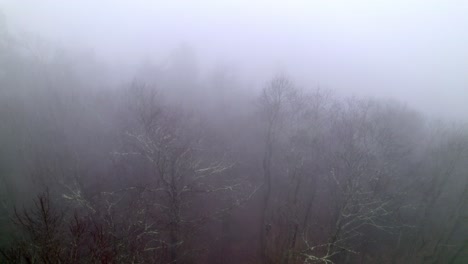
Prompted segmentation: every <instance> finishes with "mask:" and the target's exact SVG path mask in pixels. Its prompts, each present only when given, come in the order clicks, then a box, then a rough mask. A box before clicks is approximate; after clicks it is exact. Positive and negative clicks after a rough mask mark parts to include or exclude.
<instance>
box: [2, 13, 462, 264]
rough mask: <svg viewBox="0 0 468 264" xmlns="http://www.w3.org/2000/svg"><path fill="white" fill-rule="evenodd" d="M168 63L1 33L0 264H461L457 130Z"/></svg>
mask: <svg viewBox="0 0 468 264" xmlns="http://www.w3.org/2000/svg"><path fill="white" fill-rule="evenodd" d="M0 23H4V22H1V21H0ZM168 61H169V63H166V64H165V65H162V66H161V65H157V64H152V63H146V64H144V65H143V66H142V67H141V68H140V69H138V70H137V71H136V72H135V73H134V74H132V75H133V76H134V77H132V78H127V79H125V78H122V76H115V72H114V71H111V70H109V69H106V67H105V66H104V65H101V64H100V63H99V61H98V60H97V59H96V58H95V57H94V55H92V54H91V53H85V52H72V51H66V50H60V49H56V48H53V46H52V45H50V44H48V43H47V42H45V41H43V40H41V39H40V38H37V37H31V36H26V37H25V36H18V35H14V34H13V33H11V32H9V31H8V30H7V28H6V26H5V25H4V24H0V263H44V264H45V263H47V264H55V263H69V264H72V263H102V264H104V263H236V264H237V263H268V264H270V263H271V264H273V263H278V264H294V263H452V264H453V263H467V262H468V205H467V204H468V127H467V126H466V125H464V124H460V123H449V122H444V121H437V120H432V119H430V118H427V117H424V116H423V115H422V114H421V113H418V112H417V111H414V110H412V109H411V108H409V107H407V106H406V105H405V104H402V103H399V102H395V101H389V100H377V99H365V98H348V97H341V96H339V95H337V94H335V93H333V92H332V91H328V90H323V89H318V88H314V87H300V86H298V85H297V84H295V83H294V81H293V80H292V79H291V78H289V77H287V76H285V75H281V74H279V75H276V76H274V77H272V78H271V79H270V80H266V81H265V83H264V84H263V86H262V88H261V89H252V88H251V87H250V85H249V83H248V82H246V81H243V80H242V79H241V77H240V76H237V75H236V73H235V71H233V70H230V69H229V68H228V67H221V66H220V67H218V68H216V69H215V70H214V71H213V72H212V73H208V74H201V73H200V71H199V70H198V66H197V63H196V56H195V55H194V54H193V53H192V52H191V50H190V49H189V48H188V47H185V46H182V47H180V48H179V49H177V50H176V51H175V52H174V53H173V54H172V55H171V56H170V57H169V59H168ZM122 79H124V80H122Z"/></svg>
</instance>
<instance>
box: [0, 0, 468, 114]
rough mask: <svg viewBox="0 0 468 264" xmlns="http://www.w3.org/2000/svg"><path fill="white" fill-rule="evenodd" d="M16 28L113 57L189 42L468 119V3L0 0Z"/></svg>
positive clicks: (207, 54) (139, 55) (314, 81)
mask: <svg viewBox="0 0 468 264" xmlns="http://www.w3.org/2000/svg"><path fill="white" fill-rule="evenodd" d="M0 9H2V10H3V13H4V14H5V15H6V17H7V20H8V22H9V24H10V25H11V26H12V27H13V28H22V29H25V30H28V31H32V32H37V33H38V34H40V35H42V36H44V37H45V38H47V39H51V40H53V41H54V42H58V43H60V44H61V45H65V46H70V47H85V48H90V49H93V50H94V52H95V53H96V54H97V55H98V57H101V58H102V59H105V60H106V61H109V62H116V61H118V62H126V63H137V62H139V61H141V60H143V59H144V58H146V57H147V56H150V57H153V58H162V57H164V56H165V55H167V54H168V52H169V51H170V50H171V49H172V48H174V47H176V46H177V45H179V44H180V43H181V42H187V43H189V44H190V45H192V46H193V48H194V49H195V51H196V52H197V55H198V58H199V59H200V62H201V63H202V65H216V64H217V63H220V62H222V63H232V64H235V65H236V68H237V69H241V74H246V75H248V76H249V75H250V76H251V77H259V79H261V78H267V77H268V76H269V75H271V74H272V73H274V72H276V71H280V70H285V71H286V72H287V73H289V74H290V75H291V76H293V77H294V78H295V79H296V80H298V82H300V83H303V84H308V85H310V86H316V85H320V86H323V87H327V88H331V89H334V90H337V91H340V92H344V93H347V94H357V95H369V96H377V97H393V98H397V99H400V100H403V101H405V102H407V103H408V104H410V105H412V106H414V107H416V108H418V109H422V110H424V111H426V112H428V113H430V114H434V115H441V116H449V117H456V118H462V119H464V120H468V0H438V1H434V0H386V1H381V0H341V1H340V0H309V1H306V0H304V1H299V0H296V1H294V0H289V1H274V0H269V1H255V0H250V1H248V0H237V1H222V0H212V1H208V0H204V1H175V0H171V1H149V0H148V1H143V0H128V1H119V0H108V1H107V0H101V1H99V0H94V1H93V0H29V1H27V0H0Z"/></svg>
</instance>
